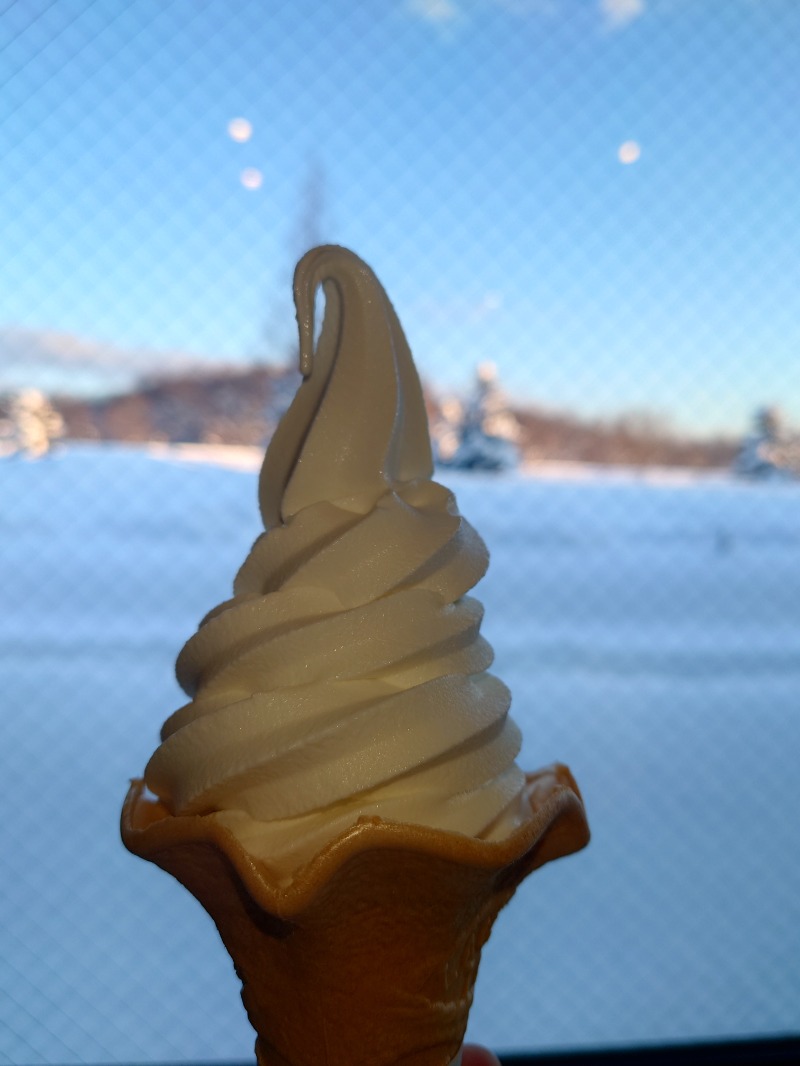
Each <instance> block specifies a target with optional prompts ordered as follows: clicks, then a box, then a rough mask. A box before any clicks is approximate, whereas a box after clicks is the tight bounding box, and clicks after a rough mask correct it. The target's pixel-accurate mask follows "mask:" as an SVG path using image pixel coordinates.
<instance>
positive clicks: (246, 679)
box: [145, 247, 530, 878]
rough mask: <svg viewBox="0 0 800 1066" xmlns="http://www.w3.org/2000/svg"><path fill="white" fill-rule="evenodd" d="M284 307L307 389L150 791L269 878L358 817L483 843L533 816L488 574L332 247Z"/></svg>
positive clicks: (187, 683) (419, 405)
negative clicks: (493, 627) (480, 596)
mask: <svg viewBox="0 0 800 1066" xmlns="http://www.w3.org/2000/svg"><path fill="white" fill-rule="evenodd" d="M320 285H321V286H322V287H323V291H324V295H325V315H324V322H323V326H322V330H321V334H320V337H319V341H318V343H317V345H316V347H315V346H314V335H315V331H314V308H315V298H316V294H317V290H318V288H319V286H320ZM295 302H296V305H297V316H298V322H299V326H300V360H301V370H302V373H303V376H304V381H303V383H302V385H301V386H300V388H299V390H298V393H297V395H296V397H295V399H294V402H293V403H292V406H291V407H290V409H289V411H288V412H287V414H286V416H285V417H284V419H283V421H282V422H281V424H280V426H279V427H278V430H277V431H276V433H275V436H274V437H273V439H272V441H271V443H270V446H269V448H268V450H267V454H266V457H265V459H264V465H263V469H262V474H261V482H260V490H259V496H260V505H261V513H262V517H263V520H264V525H265V527H266V532H265V533H263V534H262V535H261V536H260V537H259V539H258V540H257V541H256V542H255V544H254V545H253V548H252V550H251V552H250V554H249V555H248V557H247V559H246V560H245V562H244V564H243V566H242V568H241V570H240V571H239V574H238V576H237V577H236V580H235V583H234V595H233V598H232V599H230V600H228V601H226V602H225V603H223V604H221V605H220V606H218V607H216V608H215V609H214V610H213V611H211V613H210V614H209V615H208V616H207V617H206V618H205V619H204V620H203V622H202V623H201V625H200V627H199V629H198V631H197V633H196V634H195V635H194V636H193V637H192V638H191V639H190V640H189V641H188V643H187V644H186V645H185V647H184V648H183V650H182V651H181V653H180V655H179V657H178V662H177V667H176V671H177V677H178V680H179V682H180V684H181V686H182V688H183V689H184V691H185V692H186V694H187V695H188V696H189V698H190V702H189V703H187V704H186V705H185V706H183V707H181V708H180V709H179V710H177V711H176V712H175V713H174V714H173V715H172V716H171V717H170V718H169V719H168V720H167V721H166V722H165V724H164V727H163V729H162V743H161V745H160V747H159V748H158V749H157V750H156V752H155V754H154V755H153V757H152V758H151V760H150V762H149V764H148V766H147V769H146V773H145V781H146V784H147V786H148V788H149V789H150V790H151V791H152V792H153V793H155V794H156V795H157V796H158V797H159V799H161V801H162V802H163V804H164V805H165V806H166V808H167V809H168V810H169V812H170V813H172V814H174V815H182V814H200V815H205V816H208V817H209V818H213V819H217V820H218V821H220V822H221V823H222V824H223V825H225V826H227V827H228V828H229V829H230V830H231V831H232V832H233V833H234V834H235V836H236V837H237V838H238V839H239V841H240V842H241V843H242V844H243V845H244V847H245V848H246V849H247V851H248V852H249V853H250V854H251V855H253V856H254V857H256V858H258V859H261V860H263V861H264V862H265V863H267V864H268V865H269V866H270V867H272V868H273V869H274V870H275V871H276V872H277V873H278V875H279V876H280V877H282V878H290V877H291V876H292V874H293V872H294V871H296V870H297V869H298V868H299V867H300V866H301V865H303V863H304V862H306V861H307V860H308V859H310V858H311V857H313V855H314V854H315V853H316V852H317V851H319V850H320V848H322V847H323V846H324V845H325V844H326V843H327V842H328V841H329V840H331V839H332V838H334V837H335V836H336V835H338V834H339V833H341V832H342V831H343V830H344V829H346V828H347V827H348V826H350V825H352V824H354V823H355V822H357V821H358V820H359V819H360V818H363V817H370V818H374V817H378V818H381V819H385V820H388V821H398V822H403V823H411V824H420V825H424V826H430V827H433V828H438V829H445V830H452V831H454V832H457V833H462V834H467V835H469V836H474V837H477V838H480V839H485V840H498V839H502V838H504V837H506V836H508V835H509V834H510V833H511V832H512V831H513V830H514V829H515V828H516V827H517V826H518V825H520V824H521V823H522V822H523V821H524V819H525V818H526V817H528V816H529V814H530V807H529V804H528V802H527V800H526V799H525V795H524V789H525V778H524V775H523V774H522V772H521V771H520V769H519V768H518V767H517V765H516V763H515V758H516V756H517V753H518V751H519V747H520V733H519V730H518V728H517V726H516V725H515V724H514V722H513V721H512V719H511V718H510V717H509V714H508V710H509V704H510V696H509V692H508V690H507V689H506V687H505V686H504V685H503V684H502V682H501V681H499V680H498V679H497V678H495V677H494V676H492V675H491V674H490V673H488V672H487V670H488V668H489V666H490V664H491V661H492V650H491V648H490V646H489V645H488V643H487V642H486V640H484V638H483V637H482V636H481V635H480V624H481V618H482V613H483V611H482V607H481V605H480V604H479V603H478V601H477V600H475V599H473V598H472V597H470V596H469V595H468V592H469V591H470V589H471V588H472V587H473V586H474V585H475V584H476V582H477V581H478V580H479V579H480V578H481V577H482V576H483V574H484V572H485V570H486V566H487V562H488V554H487V551H486V548H485V546H484V544H483V541H482V540H481V538H480V537H479V536H478V534H477V533H476V532H475V530H473V529H472V527H471V526H470V525H469V523H468V522H467V521H466V520H465V519H464V518H462V517H461V515H460V514H459V513H458V509H457V506H456V502H455V499H454V497H453V495H452V493H450V492H449V491H448V490H447V489H446V488H444V487H443V486H441V485H439V484H437V483H436V482H435V481H433V480H432V473H433V463H432V459H431V450H430V441H429V436H428V427H427V420H426V414H425V407H424V402H423V397H422V390H421V387H420V383H419V379H418V377H417V373H416V370H415V368H414V364H413V361H412V358H411V353H410V350H409V347H408V344H407V342H406V339H405V336H404V334H403V331H402V328H401V326H400V323H399V321H398V318H397V315H396V314H395V311H394V308H393V307H392V305H391V303H390V302H389V299H388V298H387V296H386V294H385V292H384V290H383V288H382V287H381V285H380V283H379V282H378V280H377V278H376V277H375V275H374V274H373V272H372V271H371V270H370V268H369V267H368V266H366V264H365V263H363V262H362V261H361V260H360V259H359V258H358V257H357V256H355V255H354V254H353V253H352V252H349V251H347V250H345V249H343V248H337V247H322V248H317V249H314V250H313V251H311V252H309V253H308V254H307V255H306V256H305V257H304V258H303V259H302V260H301V262H300V264H299V265H298V267H297V271H296V274H295Z"/></svg>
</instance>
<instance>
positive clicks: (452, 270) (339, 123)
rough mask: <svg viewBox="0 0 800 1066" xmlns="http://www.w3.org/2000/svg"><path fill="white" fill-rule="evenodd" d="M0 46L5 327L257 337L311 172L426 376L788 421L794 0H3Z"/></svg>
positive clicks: (542, 400) (796, 228) (551, 400)
mask: <svg viewBox="0 0 800 1066" xmlns="http://www.w3.org/2000/svg"><path fill="white" fill-rule="evenodd" d="M0 48H1V49H2V52H0V63H1V64H2V66H0V72H1V74H2V78H3V82H4V84H3V88H2V94H1V95H0V144H2V148H0V153H1V154H2V182H0V254H2V256H3V257H4V259H5V264H4V278H5V284H4V285H3V286H2V287H1V288H0V342H1V341H2V337H3V336H4V331H8V330H9V329H11V328H12V327H13V328H14V330H16V331H17V332H16V334H15V335H16V336H18V335H19V330H20V328H22V329H23V330H32V331H41V330H49V331H58V332H59V333H66V334H71V335H74V336H75V337H78V338H81V339H83V340H85V341H89V342H92V344H95V345H96V344H97V343H98V342H99V344H100V345H107V346H110V348H111V347H113V349H114V350H119V349H132V350H135V351H139V350H142V349H158V350H170V351H184V352H192V353H196V354H198V355H201V356H205V357H208V358H212V359H214V360H219V359H220V358H224V359H230V360H235V361H241V360H242V359H246V358H251V357H254V356H258V357H272V358H279V357H280V356H281V353H282V352H283V350H284V349H285V346H286V343H287V341H288V340H289V339H290V338H291V337H292V335H293V334H292V330H293V319H292V313H293V312H292V306H291V297H290V291H289V280H290V277H291V270H292V266H293V263H294V259H295V258H296V256H297V254H298V253H299V251H301V250H302V248H301V244H302V239H303V233H304V232H306V231H307V227H306V228H305V230H304V226H303V222H302V218H303V213H304V204H305V203H306V202H307V199H308V197H307V196H306V195H305V194H304V192H303V190H304V188H306V187H307V186H308V185H309V182H310V180H311V178H310V175H312V174H314V173H316V174H317V175H318V178H317V183H318V186H319V187H321V188H322V190H323V192H324V209H323V211H322V214H321V216H320V217H319V218H318V222H319V236H320V237H321V238H322V239H325V240H333V241H337V242H340V243H344V244H348V245H349V246H351V247H352V248H353V249H354V250H355V251H357V252H358V253H359V254H360V255H362V256H363V257H364V258H365V259H367V260H368V261H369V262H370V263H371V264H372V266H373V267H374V268H375V269H376V271H377V272H378V274H379V276H380V277H381V280H382V281H383V282H384V284H385V286H386V288H387V290H388V291H389V293H390V296H391V297H392V299H393V301H394V302H395V304H396V306H397V308H398V311H399V312H400V315H401V318H402V320H403V322H404V325H405V327H406V331H407V333H408V335H409V339H410V341H411V344H412V348H413V350H414V353H415V356H416V359H417V363H418V366H419V368H420V370H421V372H422V373H423V375H424V376H425V377H426V378H428V379H429V380H430V381H431V382H432V383H434V384H436V385H440V386H443V387H444V386H456V387H458V386H462V385H463V384H464V383H465V382H467V381H468V380H469V377H470V375H471V374H472V372H473V370H474V368H475V366H476V364H478V363H479V362H480V361H482V360H485V359H492V360H494V361H495V362H496V363H497V364H498V367H499V370H500V374H501V380H502V382H503V383H504V384H505V386H506V388H507V389H508V390H509V391H510V392H512V393H514V394H515V395H517V396H521V397H524V398H527V399H529V400H530V401H532V402H536V403H539V404H542V405H544V406H548V407H554V408H570V409H573V410H577V411H579V412H581V413H583V414H586V415H590V416H599V417H607V416H610V415H613V414H615V413H617V412H620V411H624V410H630V409H636V410H648V411H655V412H661V413H663V414H664V415H665V416H666V417H668V418H670V419H671V420H672V421H673V422H674V423H676V424H677V425H678V426H679V427H682V428H686V429H689V430H692V431H695V432H709V431H716V430H725V431H733V432H739V431H742V430H744V429H745V428H746V427H747V424H748V421H749V418H750V415H751V412H752V410H753V409H754V407H756V406H757V405H759V404H762V403H779V404H781V405H782V406H783V408H784V409H785V411H786V413H787V414H788V415H789V417H790V418H791V419H792V420H794V421H795V422H796V423H798V422H800V358H798V353H800V300H798V298H797V293H798V291H800V196H799V195H798V191H797V188H798V174H800V137H798V134H797V114H798V106H800V4H797V3H796V2H794V0H372V2H367V0H349V2H348V0H328V2H321V0H293V2H290V0H271V2H270V3H269V4H265V3H263V2H252V3H246V2H243V0H206V2H203V0H135V2H128V0H96V2H94V3H90V2H88V0H58V2H56V3H45V2H40V0H18V2H17V3H15V4H13V5H11V7H10V8H8V9H7V10H6V11H5V13H4V14H3V15H2V16H0ZM237 116H242V117H244V118H246V119H247V120H248V121H249V122H250V123H251V126H252V135H251V136H250V137H249V139H248V140H246V141H244V142H242V143H238V142H237V141H235V140H234V139H232V138H231V137H230V136H229V134H228V124H229V122H230V120H231V119H233V118H235V117H237ZM629 141H633V142H635V143H636V144H637V145H638V146H639V151H640V154H639V157H638V159H636V160H635V161H634V162H630V163H623V162H621V161H620V158H619V150H620V146H621V145H623V144H624V143H625V142H629ZM634 154H635V153H634ZM246 168H251V169H253V170H255V171H257V172H258V177H259V180H260V185H259V187H258V188H256V189H248V188H246V187H245V185H244V184H243V183H242V178H241V175H242V172H243V171H244V170H245V169H246ZM0 358H2V352H1V351H0ZM73 373H74V371H73Z"/></svg>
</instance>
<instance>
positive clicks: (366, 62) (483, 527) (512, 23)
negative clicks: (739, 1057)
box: [0, 0, 800, 1064]
mask: <svg viewBox="0 0 800 1066" xmlns="http://www.w3.org/2000/svg"><path fill="white" fill-rule="evenodd" d="M0 50H1V54H2V66H1V67H0V77H2V82H3V88H2V96H1V97H0V145H2V147H0V152H2V161H3V166H2V174H3V178H2V182H0V255H2V259H3V263H4V284H3V286H2V287H1V288H0V420H1V421H0V488H1V489H2V491H1V492H0V534H1V538H0V559H2V570H3V577H2V583H1V584H0V588H1V589H2V591H1V592H0V599H1V600H2V604H3V609H2V611H0V662H1V663H2V690H3V696H4V699H3V708H2V714H1V715H0V768H1V773H2V780H3V782H4V792H5V799H6V811H5V816H4V817H3V818H2V819H0V853H2V855H3V865H4V875H3V877H2V879H0V907H1V908H2V924H3V928H4V930H5V931H4V934H3V950H2V952H0V988H1V989H2V994H0V1061H2V1062H9V1063H12V1062H13V1063H22V1062H24V1063H29V1064H35V1063H73V1062H113V1061H128V1062H156V1061H161V1062H163V1061H176V1062H178V1061H187V1060H195V1061H214V1060H243V1059H247V1058H249V1057H251V1054H252V1044H253V1035H252V1032H251V1030H250V1027H249V1025H248V1023H247V1020H246V1017H245V1015H244V1011H243V1009H242V1007H241V1004H240V1001H239V996H238V982H237V980H236V978H235V975H234V973H233V969H232V966H231V964H230V961H229V959H228V956H227V954H226V953H225V952H224V950H223V948H222V947H221V945H220V943H219V942H218V939H217V935H216V932H215V930H214V928H213V926H212V924H211V922H210V920H209V919H208V918H207V917H206V916H205V914H204V913H203V912H202V910H201V909H200V907H199V906H198V905H197V904H195V902H194V901H193V900H192V898H191V897H190V896H189V894H188V893H187V892H186V891H185V890H184V889H182V888H181V887H180V886H179V885H178V884H177V883H176V882H174V881H172V880H171V879H170V878H169V877H168V876H166V875H165V874H162V873H161V872H160V871H158V870H157V869H156V868H155V867H153V866H150V865H148V864H145V863H142V862H140V861H138V860H136V859H134V858H133V857H132V856H131V855H129V854H128V853H127V852H125V851H124V849H123V847H122V845H121V843H120V842H119V835H118V818H119V809H120V806H121V803H122V799H123V797H124V795H125V792H126V788H127V782H128V779H129V778H130V777H134V776H137V775H140V774H141V772H142V770H143V768H144V765H145V762H146V761H147V759H148V757H149V755H150V753H151V752H152V750H153V749H154V747H155V745H156V743H157V739H158V730H159V728H160V725H161V722H162V721H163V719H164V718H166V717H167V715H168V714H169V713H171V712H172V711H173V710H174V709H175V708H176V707H177V706H179V705H180V703H182V702H183V697H182V694H181V693H180V692H179V690H178V687H177V685H176V683H175V681H174V678H173V672H172V671H173V664H174V659H175V656H176V654H177V652H178V650H179V649H180V646H181V644H182V643H183V641H184V640H185V639H187V638H188V636H189V635H190V634H191V633H192V632H193V631H194V629H195V627H196V625H197V623H198V621H199V620H200V618H201V617H202V616H203V615H204V614H205V613H206V612H207V611H208V610H209V609H210V608H211V607H212V606H214V605H215V604H217V603H219V602H221V601H222V600H224V599H225V598H227V597H228V595H229V594H230V586H231V582H232V579H233V576H234V574H235V572H236V569H237V568H238V566H239V565H240V563H241V562H242V560H243V559H244V556H245V554H246V552H247V550H248V548H249V546H250V544H251V542H252V541H253V539H254V538H255V536H256V535H257V534H258V532H259V524H258V510H257V504H256V479H257V470H258V466H259V462H260V456H261V454H262V452H263V447H264V445H265V443H266V441H267V440H268V439H269V436H270V434H271V433H272V431H273V429H274V426H275V423H276V421H277V419H278V418H279V417H280V414H281V412H282V411H283V410H284V409H285V407H286V405H287V403H288V402H289V399H290V398H291V395H292V394H293V391H294V389H295V388H296V385H297V383H298V381H299V376H298V374H297V371H296V369H295V359H296V339H295V332H294V322H293V307H292V302H291V273H292V269H293V266H294V263H295V261H296V260H297V258H298V257H299V255H300V254H301V253H302V252H303V251H305V250H306V248H308V247H309V246H311V245H313V244H316V243H320V242H328V241H330V242H335V243H340V244H345V245H347V246H349V247H351V248H352V249H353V250H354V251H356V252H357V253H358V254H359V255H361V256H362V257H363V258H364V259H366V260H367V261H368V262H369V263H370V264H371V265H372V266H373V268H374V269H375V271H376V272H377V274H378V276H379V277H380V279H381V281H382V282H383V284H384V285H385V287H386V289H387V291H388V293H389V294H390V296H391V298H392V300H393V302H394V304H395V306H396V308H397V310H398V313H399V315H400V318H401V320H402V322H403V324H404V326H405V329H406V332H407V334H408V337H409V341H410V343H411V347H412V350H413V351H414V353H415V358H416V361H417V366H418V369H419V371H420V374H421V376H422V378H423V381H424V385H425V390H426V399H427V403H428V409H429V415H430V421H431V427H432V432H433V435H434V439H435V445H436V448H437V454H438V456H439V459H440V470H439V472H438V474H437V477H438V478H439V480H441V481H443V482H445V483H446V484H448V485H450V486H452V487H453V488H454V489H455V491H456V494H457V498H458V501H459V505H460V508H461V510H462V512H463V513H464V514H465V516H467V517H468V518H469V520H470V521H471V522H472V523H473V524H474V525H475V526H476V527H477V528H478V529H479V531H480V532H481V533H482V535H483V536H484V538H485V539H486V541H487V543H488V545H489V548H490V550H491V553H492V564H491V566H490V569H489V573H488V576H487V577H486V578H485V580H484V581H483V583H482V584H481V585H480V586H479V588H478V590H477V595H478V596H479V598H480V599H481V600H482V601H483V603H484V605H485V608H486V615H485V622H484V632H485V634H486V636H487V637H488V639H489V640H490V641H491V643H492V644H493V646H494V649H495V653H496V659H495V664H494V667H493V670H494V672H495V673H497V674H498V675H499V676H500V677H502V678H503V679H504V680H505V681H506V682H507V684H508V685H509V686H510V688H511V689H512V692H513V694H514V703H513V714H514V715H515V717H516V719H517V721H518V722H519V724H520V725H521V727H522V730H523V733H524V746H523V751H522V754H521V756H520V762H521V763H522V765H523V766H525V767H526V768H529V769H534V768H537V767H539V766H542V765H545V764H547V763H550V762H552V761H554V760H561V761H564V762H566V763H568V764H569V765H570V766H571V768H572V770H573V772H574V774H575V776H576V778H577V780H578V782H579V783H580V786H581V788H582V791H583V794H584V797H585V800H586V805H587V810H588V815H589V819H590V823H591V826H592V831H593V839H592V842H591V844H590V846H589V848H588V849H587V850H586V851H584V852H582V853H580V854H579V855H576V856H574V857H571V858H569V859H565V860H563V861H560V862H558V863H556V864H553V865H552V866H549V867H547V868H545V869H543V870H541V871H540V872H538V873H536V874H535V875H534V876H533V877H531V878H530V879H529V880H528V881H527V882H526V883H525V884H524V885H523V887H522V888H521V889H520V890H519V892H518V894H517V896H516V898H515V899H514V901H513V903H512V904H511V906H510V907H509V908H508V909H507V911H505V912H504V913H503V915H502V916H501V918H500V920H499V921H498V923H497V925H496V927H495V931H494V933H493V935H492V938H491V940H490V941H489V944H488V945H487V948H486V950H485V953H484V961H483V964H482V969H481V973H480V976H479V979H478V984H477V988H476V996H475V1005H474V1008H473V1011H472V1015H471V1021H470V1029H469V1036H470V1038H471V1039H473V1040H476V1041H480V1042H482V1043H485V1044H489V1045H491V1046H492V1047H495V1048H497V1049H507V1050H513V1051H523V1050H541V1049H545V1048H547V1049H564V1048H573V1047H609V1046H619V1045H629V1044H632V1043H666V1042H678V1041H685V1040H700V1039H710V1038H730V1037H737V1036H754V1035H767V1034H778V1033H796V1032H797V1029H798V1026H799V1025H800V1008H798V1003H800V974H799V973H798V967H797V958H798V953H799V951H800V902H799V901H800V847H798V836H797V813H798V809H800V785H798V775H797V772H796V766H795V763H796V752H797V746H798V722H797V716H798V708H800V637H799V636H798V633H799V632H800V631H799V630H798V624H797V622H798V603H800V482H798V475H800V446H799V445H798V436H797V434H798V430H799V429H800V359H798V357H797V353H798V350H800V327H799V325H798V322H799V319H798V304H797V292H798V290H799V289H800V260H798V254H797V249H798V247H800V210H799V209H798V196H797V174H798V172H799V171H800V147H799V146H800V141H798V138H797V130H796V109H797V93H798V71H799V70H800V7H798V5H797V4H795V3H793V2H792V0H729V2H728V3H725V4H723V3H712V2H710V0H700V2H689V0H384V2H382V3H369V2H366V0H328V2H322V0H301V2H288V0H276V2H271V3H269V4H264V3H260V2H252V3H247V2H244V0H224V2H223V0H135V2H131V0H117V2H88V0H59V2H45V0H17V2H10V3H5V4H3V5H2V13H1V14H0ZM354 406H357V404H356V403H355V401H354Z"/></svg>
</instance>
